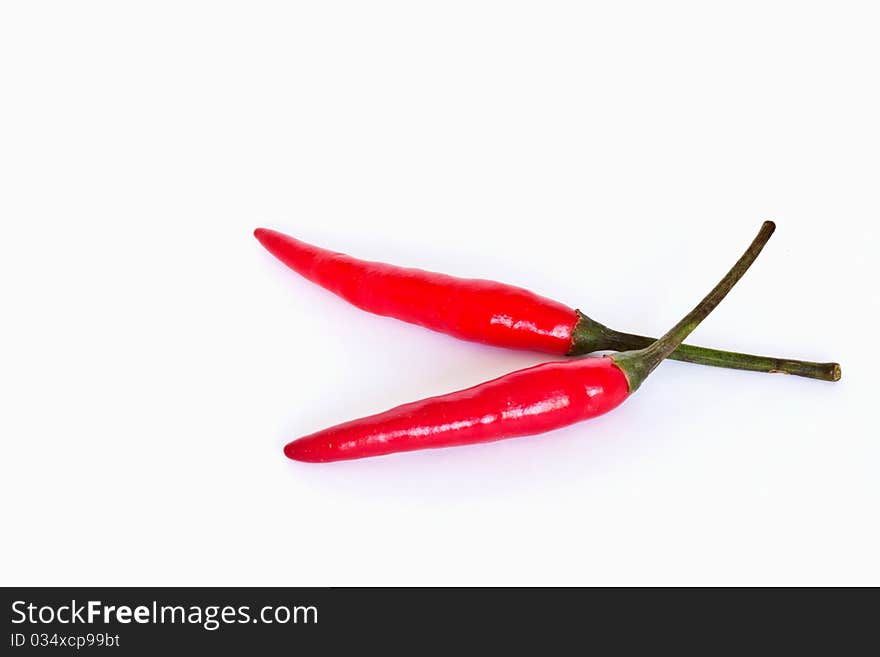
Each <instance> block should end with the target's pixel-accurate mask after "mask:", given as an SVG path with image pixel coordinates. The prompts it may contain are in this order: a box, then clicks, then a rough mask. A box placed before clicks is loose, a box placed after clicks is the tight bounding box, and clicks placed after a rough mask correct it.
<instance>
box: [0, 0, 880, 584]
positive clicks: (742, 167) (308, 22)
mask: <svg viewBox="0 0 880 657" xmlns="http://www.w3.org/2000/svg"><path fill="white" fill-rule="evenodd" d="M610 5H613V6H610ZM872 5H873V3H870V2H864V3H856V2H826V3H821V2H820V3H801V2H768V1H767V0H761V1H760V2H740V3H726V4H725V5H724V6H722V3H702V2H693V3H682V2H678V3H650V2H644V3H638V2H633V3H604V2H603V3H598V2H595V3H583V2H572V3H552V2H534V3H522V2H497V3H491V2H473V1H468V2H442V3H439V2H438V3H412V2H396V3H387V2H385V3H382V2H379V3H360V2H352V3H339V2H315V3H283V2H282V3H255V2H247V3H245V2H242V3H228V2H205V3H193V2H149V3H146V2H145V3H116V2H78V3H68V2H58V3H33V2H5V3H3V5H2V9H0V76H2V77H0V94H2V102H0V139H2V141H0V221H2V234H0V281H2V282H0V286H2V307H3V320H2V325H0V335H2V342H0V350H2V351H0V358H2V359H0V386H2V389H0V393H2V396H0V407H2V410H0V436H2V447H3V458H2V459H0V499H2V503H0V504H2V526H3V530H2V532H3V540H2V542H0V556H2V559H0V579H2V583H3V584H8V585H11V584H19V585H51V584H69V585H74V584H92V585H129V584H153V585H155V584H175V585H196V584H206V585H222V584H236V585H245V584H250V585H342V584H350V585H366V584H388V585H390V584H481V585H482V584H875V585H877V584H880V565H878V558H877V555H878V553H880V536H878V522H877V515H878V502H880V483H878V465H880V445H878V433H880V432H878V430H877V409H878V405H877V401H876V396H877V393H878V387H877V369H878V367H880V362H878V358H877V354H876V348H877V347H876V334H877V327H878V292H877V282H878V265H877V249H878V240H877V230H878V229H877V224H878V219H880V198H878V180H880V159H878V153H880V129H878V126H880V121H878V116H880V98H878V80H877V70H878V68H877V67H878V61H880V45H878V44H880V41H878V39H877V34H878V27H880V25H878V16H877V14H876V7H875V6H872ZM765 218H772V219H775V220H776V222H777V224H778V230H777V232H776V235H775V236H774V238H773V240H771V242H770V244H769V245H768V247H767V249H766V250H765V251H764V254H763V255H762V256H761V259H760V260H759V261H758V262H757V264H756V265H755V266H754V267H753V269H752V271H750V272H749V274H748V275H747V276H746V277H745V279H744V280H743V281H742V283H741V284H740V286H739V287H738V288H737V289H736V290H735V291H734V292H733V293H732V294H731V295H730V297H729V298H728V300H727V301H725V303H724V304H723V305H722V306H721V307H720V308H719V309H718V310H717V311H716V312H715V314H714V315H713V316H712V317H711V318H710V319H709V320H707V321H706V323H705V324H704V325H703V326H702V327H701V328H700V329H699V330H698V331H697V332H696V333H695V334H694V336H693V342H695V343H698V344H705V345H712V346H719V347H726V348H731V349H742V350H750V351H752V352H755V353H767V354H776V355H783V356H791V357H801V358H809V359H815V360H838V361H839V362H841V363H842V365H843V380H842V381H841V382H840V383H837V384H830V383H822V382H816V381H810V380H806V379H798V378H794V377H783V376H779V375H774V376H768V375H762V374H751V373H740V372H732V371H723V370H718V369H712V368H702V367H696V366H689V365H683V364H679V363H672V362H670V363H666V364H664V365H663V366H661V367H660V368H659V369H658V370H657V372H656V373H655V374H654V376H653V377H652V378H651V379H650V380H649V381H648V382H647V383H646V384H645V385H644V386H643V387H642V389H641V390H640V391H639V393H638V395H637V396H636V397H635V398H633V399H632V400H630V401H628V402H627V403H626V404H625V405H624V406H622V407H621V408H620V409H618V410H617V411H616V412H613V413H611V414H609V415H606V416H604V417H602V418H600V419H597V420H594V421H592V422H588V423H584V424H580V425H577V426H573V427H569V428H567V429H564V430H560V431H556V432H554V433H552V434H548V435H544V436H540V437H535V438H527V439H519V440H511V441H506V442H501V443H494V444H488V445H482V446H476V447H467V448H457V449H450V450H442V451H426V452H416V453H410V454H405V455H397V456H391V457H386V458H379V459H371V460H365V461H353V462H345V463H339V464H333V465H325V466H316V465H309V464H300V463H294V462H291V461H288V460H287V459H285V458H284V457H283V455H282V452H281V449H282V446H283V445H284V443H285V442H287V441H288V440H290V439H292V438H294V437H297V436H299V435H302V434H305V433H309V432H311V431H314V430H316V429H319V428H321V427H324V426H328V425H331V424H335V423H337V422H340V421H343V420H348V419H352V418H355V417H358V416H361V415H365V414H369V413H373V412H377V411H380V410H384V409H386V408H388V407H390V406H393V405H396V404H398V403H402V402H405V401H410V400H413V399H418V398H421V397H424V396H428V395H432V394H438V393H441V392H445V391H450V390H454V389H458V388H461V387H466V386H469V385H472V384H474V383H477V382H479V381H482V380H485V379H488V378H491V377H495V376H497V375H500V374H502V373H504V372H507V371H510V370H513V369H517V368H520V367H524V366H528V365H532V364H534V363H537V362H540V361H541V360H542V359H543V357H542V356H541V355H538V354H530V353H515V352H510V351H505V350H501V349H493V348H488V347H484V346H479V345H474V344H468V343H463V342H458V341H456V340H454V339H452V338H449V337H446V336H443V335H440V334H435V333H431V332H429V331H426V330H423V329H419V328H416V327H412V326H409V325H405V324H402V323H398V322H396V321H394V320H391V319H385V318H380V317H376V316H372V315H368V314H366V313H363V312H361V311H359V310H357V309H355V308H353V307H350V306H348V305H346V304H345V303H344V302H342V301H341V300H339V299H337V298H336V297H334V296H332V295H331V294H329V293H327V292H325V291H323V290H321V289H318V288H316V287H315V286H313V285H311V284H309V283H307V282H305V281H304V280H303V279H301V278H299V277H298V276H297V275H295V274H294V273H293V272H290V271H289V270H286V269H285V268H284V267H283V266H282V265H280V263H278V262H277V261H275V260H274V259H273V258H272V257H271V256H269V255H268V254H267V253H266V252H265V251H264V250H263V249H262V248H261V247H260V245H259V244H258V243H257V242H256V241H255V240H254V239H253V237H252V235H251V232H252V230H253V228H255V227H256V226H268V227H272V228H277V229H280V230H283V231H285V232H288V233H291V234H293V235H296V236H298V237H300V238H302V239H305V240H307V241H311V242H314V243H317V244H320V245H323V246H327V247H329V248H333V249H337V250H343V251H347V252H349V253H352V254H354V255H358V256H361V257H365V258H369V259H377V260H385V261H388V262H393V263H399V264H403V265H411V266H420V267H424V268H428V269H434V270H439V271H445V272H449V273H453V274H458V275H463V276H475V277H487V278H494V279H497V280H502V281H508V282H512V283H517V284H519V285H522V286H525V287H528V288H530V289H532V290H534V291H537V292H539V293H542V294H545V295H548V296H551V297H553V298H556V299H559V300H561V301H564V302H566V303H569V304H571V305H573V306H579V307H580V308H582V309H584V310H585V311H587V312H588V313H589V314H590V315H591V316H593V317H594V318H596V319H599V320H600V321H603V322H605V323H607V324H609V325H611V326H614V327H616V328H619V329H622V330H632V331H640V332H653V333H655V334H656V333H658V332H662V331H663V330H665V329H666V328H668V327H669V326H671V325H672V324H673V323H674V322H675V321H676V320H677V319H678V318H679V317H680V316H681V315H682V314H683V313H684V312H686V311H687V310H688V309H689V308H690V307H691V306H692V305H693V304H694V303H695V302H696V301H697V300H698V299H699V298H701V297H702V295H703V294H704V293H705V292H706V291H707V290H708V289H709V288H710V287H711V286H712V285H713V284H714V283H715V282H716V281H717V279H718V278H719V277H720V276H721V274H723V272H724V271H726V270H727V268H728V267H729V266H730V264H732V262H733V261H734V260H735V259H736V258H737V257H738V256H739V254H740V252H741V251H742V250H743V248H744V247H745V246H746V244H748V242H749V241H750V240H751V239H752V237H753V235H754V233H755V232H756V230H757V229H758V227H759V225H760V222H761V220H763V219H765Z"/></svg>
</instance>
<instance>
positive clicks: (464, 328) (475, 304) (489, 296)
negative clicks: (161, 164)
mask: <svg viewBox="0 0 880 657" xmlns="http://www.w3.org/2000/svg"><path fill="white" fill-rule="evenodd" d="M254 235H255V236H256V238H257V239H258V240H259V241H260V243H261V244H262V245H263V246H264V247H266V249H268V250H269V252H271V253H272V254H273V255H274V256H275V257H276V258H278V259H279V260H281V261H282V262H283V263H284V264H286V265H287V266H288V267H290V268H291V269H293V270H294V271H296V272H298V273H299V274H301V275H303V276H304V277H306V278H307V279H309V280H310V281H312V282H314V283H317V284H318V285H320V286H322V287H324V288H326V289H328V290H330V291H331V292H334V293H335V294H337V295H339V296H340V297H342V298H343V299H345V300H347V301H349V302H350V303H352V304H354V305H355V306H357V307H359V308H362V309H363V310H367V311H369V312H373V313H376V314H378V315H385V316H388V317H395V318H397V319H400V320H403V321H405V322H410V323H411V324H418V325H420V326H424V327H426V328H429V329H433V330H435V331H440V332H441V333H447V334H449V335H453V336H455V337H457V338H461V339H464V340H472V341H474V342H482V343H485V344H491V345H495V346H499V347H510V348H513V349H530V350H535V351H543V352H548V353H553V354H566V355H570V356H574V355H582V354H588V353H592V352H595V351H604V350H614V351H623V350H627V349H641V348H643V347H647V346H648V345H650V344H651V343H652V342H653V341H654V338H649V337H645V336H641V335H633V334H631V333H622V332H620V331H615V330H614V329H611V328H608V327H607V326H604V325H603V324H600V323H599V322H597V321H595V320H593V319H590V318H589V317H587V316H586V315H584V314H583V313H581V312H580V311H578V310H574V309H572V308H570V307H568V306H566V305H565V304H562V303H559V302H558V301H553V300H552V299H548V298H546V297H542V296H539V295H537V294H535V293H533V292H530V291H528V290H524V289H523V288H520V287H515V286H513V285H506V284H504V283H497V282H495V281H488V280H482V279H468V278H457V277H454V276H447V275H446V274H437V273H433V272H428V271H424V270H421V269H409V268H404V267H396V266H394V265H388V264H384V263H380V262H368V261H364V260H358V259H357V258H353V257H351V256H348V255H345V254H343V253H336V252H333V251H328V250H326V249H322V248H319V247H317V246H313V245H311V244H307V243H305V242H302V241H300V240H297V239H295V238H293V237H290V236H288V235H284V234H283V233H279V232H277V231H274V230H269V229H266V228H258V229H256V230H255V231H254ZM670 358H673V359H676V360H683V361H687V362H691V363H699V364H703V365H714V366H717V367H728V368H734V369H745V370H753V371H759V372H784V373H787V374H796V375H798V376H805V377H809V378H815V379H823V380H826V381H836V380H837V379H839V378H840V366H839V365H838V364H837V363H813V362H809V361H799V360H792V359H783V358H771V357H767V356H753V355H750V354H742V353H736V352H728V351H720V350H716V349H707V348H705V347H695V346H691V345H681V346H679V347H678V349H676V350H675V351H674V352H673V353H672V354H671V355H670Z"/></svg>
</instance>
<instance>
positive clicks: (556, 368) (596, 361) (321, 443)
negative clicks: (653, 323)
mask: <svg viewBox="0 0 880 657" xmlns="http://www.w3.org/2000/svg"><path fill="white" fill-rule="evenodd" d="M774 229H775V226H774V224H773V223H772V222H769V221H768V222H765V223H764V225H763V226H762V227H761V231H760V232H759V233H758V236H757V237H756V238H755V240H754V241H753V242H752V244H751V246H749V248H748V249H747V250H746V252H745V253H744V254H743V256H742V257H741V258H740V259H739V261H738V262H737V263H736V264H735V265H734V266H733V268H732V269H731V270H730V271H729V272H728V273H727V275H726V276H725V277H724V278H723V279H722V280H721V282H720V283H718V285H716V286H715V288H714V289H713V290H712V291H711V292H710V293H709V294H708V295H707V296H706V298H704V299H703V300H702V301H701V302H700V303H699V305H697V307H696V308H694V309H693V310H692V311H691V312H690V313H688V315H687V316H685V317H684V318H683V319H682V320H681V321H680V322H679V323H678V324H676V325H675V326H674V327H673V328H672V329H671V330H670V331H669V332H668V333H666V335H664V336H663V337H662V338H660V339H659V340H657V341H656V342H654V343H653V344H652V345H651V346H649V347H647V348H645V349H640V350H636V351H628V352H621V353H618V354H615V355H613V356H609V357H604V358H582V359H578V360H573V361H568V362H556V363H545V364H543V365H538V366H535V367H531V368H528V369H524V370H519V371H517V372H512V373H510V374H507V375H505V376H502V377H500V378H497V379H494V380H492V381H488V382H486V383H481V384H479V385H477V386H474V387H472V388H468V389H466V390H459V391H457V392H452V393H449V394H446V395H441V396H439V397H431V398H429V399H424V400H422V401H417V402H413V403H410V404H404V405H403V406H398V407H396V408H392V409H391V410H389V411H385V412H384V413H379V414H378V415H373V416H370V417H365V418H361V419H359V420H353V421H351V422H346V423H345V424H340V425H337V426H335V427H331V428H329V429H324V430H323V431H319V432H317V433H313V434H311V435H309V436H305V437H303V438H300V439H298V440H294V441H293V442H291V443H288V444H287V446H286V447H285V448H284V453H285V454H286V455H287V456H288V457H290V458H292V459H295V460H298V461H308V462H326V461H339V460H344V459H356V458H364V457H368V456H380V455H382V454H390V453H392V452H403V451H410V450H415V449H427V448H433V447H450V446H453V445H466V444H471V443H481V442H488V441H493V440H501V439H503V438H513V437H516V436H526V435H531V434H536V433H542V432H544V431H549V430H551V429H557V428H559V427H563V426H566V425H569V424H573V423H575V422H579V421H581V420H586V419H588V418H591V417H596V416H597V415H601V414H603V413H606V412H608V411H610V410H611V409H613V408H615V407H617V406H619V405H620V404H621V403H622V402H623V401H624V400H625V399H626V398H627V397H629V395H630V394H632V393H633V392H634V391H635V390H636V389H637V388H638V387H639V385H641V383H642V381H644V379H645V377H647V376H648V374H650V373H651V372H652V371H653V370H654V368H655V367H657V365H659V364H660V362H661V361H662V360H663V359H664V358H666V357H667V356H669V354H670V353H672V351H673V350H674V349H675V348H676V346H678V345H679V344H680V343H681V342H682V340H684V339H685V338H686V337H687V336H688V335H689V334H690V333H691V331H693V330H694V329H695V328H696V327H697V325H698V324H699V323H700V322H701V321H702V320H703V319H704V318H705V317H706V316H707V315H708V314H709V313H710V312H711V311H712V310H713V309H714V308H715V306H717V305H718V303H719V302H720V301H721V300H722V299H723V298H724V297H725V296H726V295H727V293H728V292H729V291H730V289H731V288H732V287H733V285H734V284H735V283H736V282H737V281H738V280H739V279H740V278H741V277H742V275H743V274H744V273H745V272H746V270H747V269H748V268H749V266H750V265H751V264H752V262H753V261H754V260H755V258H756V257H757V256H758V254H759V253H760V252H761V249H762V248H763V247H764V244H766V242H767V240H768V239H770V236H771V235H772V234H773V231H774ZM355 296H356V295H355ZM357 298H358V299H361V297H357Z"/></svg>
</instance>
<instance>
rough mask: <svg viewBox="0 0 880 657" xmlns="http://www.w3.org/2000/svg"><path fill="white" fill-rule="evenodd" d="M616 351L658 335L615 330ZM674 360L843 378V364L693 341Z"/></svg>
mask: <svg viewBox="0 0 880 657" xmlns="http://www.w3.org/2000/svg"><path fill="white" fill-rule="evenodd" d="M613 339H614V346H613V347H610V348H611V349H614V350H615V351H626V350H629V349H641V348H643V347H647V346H648V345H650V344H651V343H652V342H654V340H655V338H649V337H646V336H643V335H633V334H632V333H620V332H617V331H614V332H613ZM668 357H669V358H670V359H671V360H680V361H684V362H685V363H696V364H699V365H711V366H713V367H726V368H728V369H732V370H749V371H751V372H769V373H772V374H793V375H794V376H803V377H806V378H808V379H820V380H822V381H839V380H840V365H839V364H838V363H815V362H813V361H808V360H795V359H793V358H774V357H771V356H755V355H753V354H743V353H740V352H736V351H722V350H720V349H709V348H707V347H697V346H694V345H689V344H682V345H679V346H678V347H676V349H675V351H673V352H672V353H671V354H669V356H668Z"/></svg>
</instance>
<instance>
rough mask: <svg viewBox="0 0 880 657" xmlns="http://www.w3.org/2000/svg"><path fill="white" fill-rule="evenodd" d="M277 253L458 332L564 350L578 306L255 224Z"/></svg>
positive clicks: (347, 292)
mask: <svg viewBox="0 0 880 657" xmlns="http://www.w3.org/2000/svg"><path fill="white" fill-rule="evenodd" d="M254 236H255V237H256V238H257V239H258V240H259V241H260V243H261V244H262V245H263V246H265V247H266V249H268V250H269V252H270V253H272V255H274V256H275V257H276V258H278V259H279V260H281V261H282V262H283V263H284V264H286V265H287V266H288V267H290V268H291V269H293V270H294V271H296V272H298V273H299V274H301V275H303V276H304V277H306V278H307V279H309V280H310V281H312V282H314V283H317V284H318V285H320V286H322V287H324V288H326V289H328V290H330V291H331V292H333V293H335V294H337V295H339V296H340V297H342V298H343V299H345V300H346V301H349V302H350V303H352V304H354V305H355V306H357V307H358V308H361V309H363V310H367V311H369V312H372V313H376V314H377V315H385V316H388V317H395V318H397V319H400V320H403V321H404V322H409V323H411V324H418V325H420V326H424V327H426V328H429V329H433V330H434V331H440V332H441V333H447V334H449V335H453V336H455V337H456V338H461V339H464V340H471V341H474V342H482V343H484V344H491V345H496V346H499V347H509V348H513V349H532V350H535V351H544V352H549V353H553V354H566V353H568V351H569V350H570V349H571V337H572V336H571V334H572V330H573V329H574V325H575V324H576V323H577V315H576V314H575V311H574V309H572V308H569V307H568V306H566V305H564V304H561V303H559V302H558V301H553V300H552V299H547V298H545V297H542V296H539V295H537V294H534V293H533V292H529V291H528V290H524V289H522V288H519V287H515V286H513V285H506V284H504V283H497V282H495V281H487V280H482V279H474V278H457V277H455V276H447V275H446V274H438V273H434V272H429V271H424V270H422V269H409V268H405V267H396V266H394V265H387V264H384V263H381V262H369V261H365V260H358V259H357V258H352V257H351V256H348V255H345V254H343V253H336V252H333V251H328V250H326V249H322V248H319V247H317V246H313V245H311V244H307V243H305V242H302V241H300V240H297V239H295V238H293V237H290V236H288V235H284V234H283V233H279V232H277V231H274V230H268V229H266V228H258V229H257V230H255V231H254Z"/></svg>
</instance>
